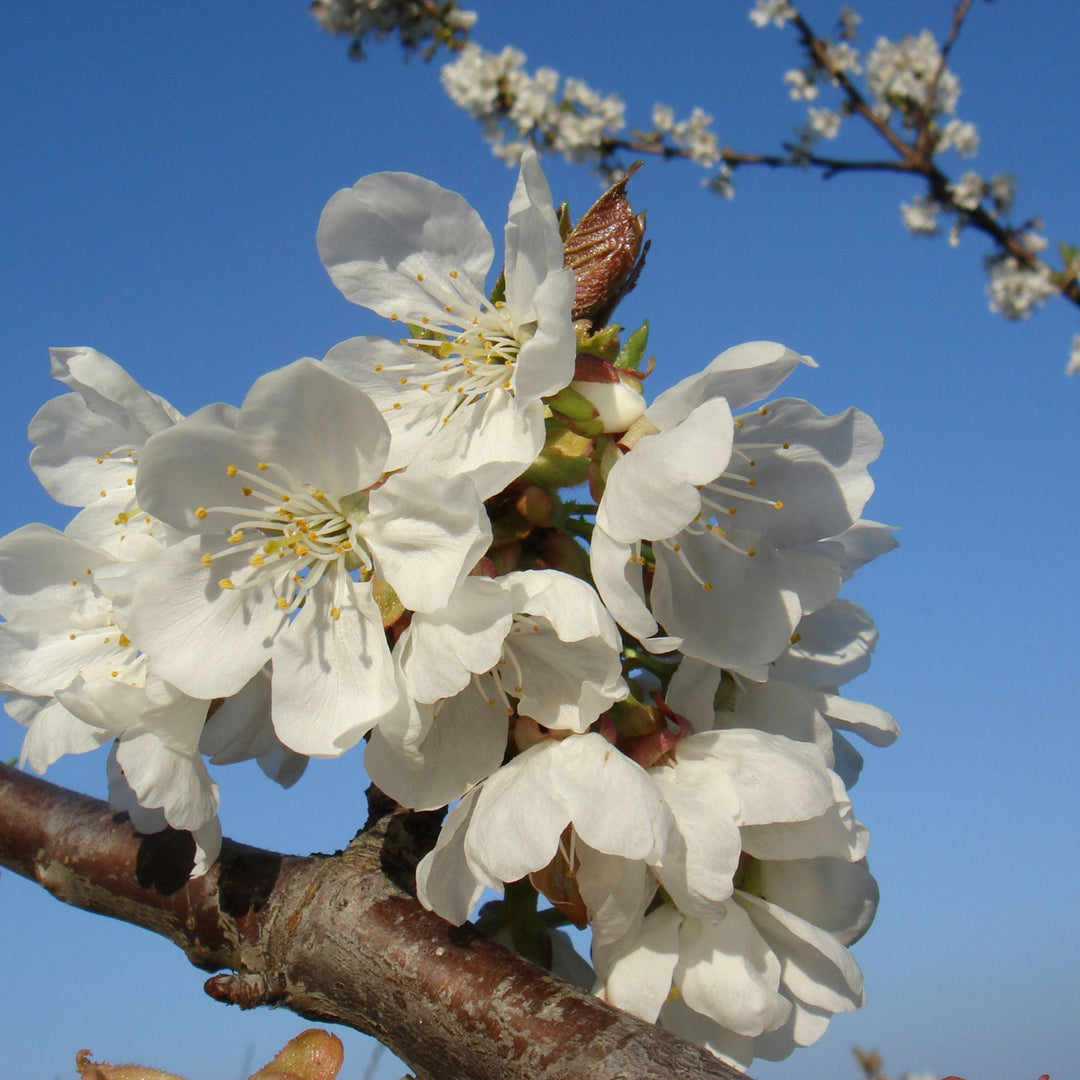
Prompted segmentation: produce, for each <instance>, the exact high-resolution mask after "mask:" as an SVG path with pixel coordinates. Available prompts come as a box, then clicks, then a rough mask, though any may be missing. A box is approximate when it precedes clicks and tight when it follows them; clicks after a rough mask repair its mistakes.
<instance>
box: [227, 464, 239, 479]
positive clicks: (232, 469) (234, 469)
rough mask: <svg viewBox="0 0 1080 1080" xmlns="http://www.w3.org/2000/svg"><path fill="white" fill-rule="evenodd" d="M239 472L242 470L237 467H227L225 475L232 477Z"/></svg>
mask: <svg viewBox="0 0 1080 1080" xmlns="http://www.w3.org/2000/svg"><path fill="white" fill-rule="evenodd" d="M239 471H240V470H239V469H238V468H237V467H236V466H235V465H226V466H225V475H226V476H230V477H231V476H235V475H236V474H237V473H238V472H239Z"/></svg>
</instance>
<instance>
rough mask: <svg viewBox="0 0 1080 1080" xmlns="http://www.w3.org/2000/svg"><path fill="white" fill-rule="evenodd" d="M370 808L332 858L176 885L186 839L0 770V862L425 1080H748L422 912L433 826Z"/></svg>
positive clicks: (253, 857)
mask: <svg viewBox="0 0 1080 1080" xmlns="http://www.w3.org/2000/svg"><path fill="white" fill-rule="evenodd" d="M370 797H371V813H370V818H369V821H368V824H367V826H366V827H365V829H364V830H363V831H362V832H361V833H359V834H358V835H357V836H356V838H355V839H354V840H353V841H352V843H350V844H349V846H348V847H347V848H346V849H345V850H344V851H342V852H339V853H337V854H336V855H329V856H327V855H311V856H307V857H299V856H290V855H281V854H278V853H277V852H272V851H263V850H261V849H258V848H252V847H247V846H245V845H243V844H237V843H235V842H233V841H229V840H226V841H225V844H224V846H223V848H222V853H221V858H220V859H219V861H218V862H217V863H216V864H215V865H214V866H213V868H212V869H211V870H210V872H209V873H208V874H207V875H206V876H205V877H202V878H197V879H195V880H188V878H187V874H188V870H189V868H190V866H191V862H192V855H193V852H194V845H193V842H192V840H191V837H190V836H189V834H187V833H178V832H174V831H171V830H167V831H166V832H164V833H159V834H157V835H154V836H141V835H139V834H138V833H136V832H135V831H134V829H133V828H132V827H131V825H130V823H129V822H128V821H127V820H126V818H124V817H123V816H119V815H116V814H114V813H113V812H112V811H111V810H110V809H109V807H108V806H107V805H106V804H105V803H102V802H99V801H98V800H96V799H91V798H89V797H87V796H84V795H78V794H75V793H74V792H70V791H67V790H65V789H63V788H60V787H57V786H56V785H54V784H50V783H47V782H46V781H44V780H40V779H38V778H36V777H32V776H29V775H27V774H25V773H22V772H19V771H18V770H17V769H14V768H12V767H10V766H8V765H0V865H3V866H5V867H7V868H9V869H11V870H14V871H15V872H16V873H18V874H21V875H22V876H23V877H27V878H29V879H31V880H32V881H36V882H38V884H40V885H41V886H42V887H43V888H45V889H46V890H48V891H49V892H50V893H52V895H53V896H55V897H56V898H57V899H58V900H61V901H63V902H64V903H67V904H71V905H73V906H75V907H80V908H84V909H85V910H87V911H94V912H97V913H99V914H102V915H111V916H113V917H114V918H118V919H122V920H123V921H125V922H129V923H132V924H133V925H135V926H141V927H143V928H145V929H147V930H153V931H154V932H155V933H158V934H161V935H162V936H164V937H166V938H168V939H169V940H170V941H172V942H174V943H175V944H176V945H178V946H179V947H180V948H182V949H183V950H184V952H185V953H186V954H187V956H188V958H189V959H190V960H191V962H192V963H193V964H194V965H196V966H197V967H201V968H204V969H206V970H208V971H216V970H219V969H221V968H231V969H232V970H233V971H235V972H237V973H238V974H237V975H219V976H216V977H215V978H213V979H210V980H209V982H208V983H207V992H208V993H210V994H211V996H213V997H215V998H216V999H218V1000H221V1001H227V1002H231V1003H234V1004H237V1005H240V1007H241V1008H250V1007H253V1006H255V1005H260V1004H280V1005H284V1006H286V1007H287V1008H289V1009H291V1010H292V1011H293V1012H296V1013H298V1014H300V1015H301V1016H305V1017H308V1018H310V1019H313V1020H317V1021H323V1022H331V1023H337V1024H344V1025H346V1026H348V1027H351V1028H355V1029H356V1030H358V1031H361V1032H364V1033H366V1034H369V1035H373V1036H374V1037H375V1038H377V1039H378V1040H379V1041H380V1042H382V1043H384V1044H385V1045H386V1046H388V1047H389V1048H390V1049H391V1050H393V1052H394V1053H396V1054H397V1055H398V1056H399V1057H401V1058H402V1059H403V1060H405V1061H406V1062H408V1063H409V1064H410V1065H411V1066H412V1067H413V1069H414V1070H416V1072H417V1075H418V1077H420V1078H421V1080H425V1078H438V1080H556V1078H561V1080H571V1078H573V1080H669V1078H670V1077H672V1076H678V1077H680V1078H682V1080H746V1078H745V1076H744V1074H742V1073H740V1072H738V1071H736V1070H734V1069H732V1068H730V1067H729V1066H727V1065H725V1064H723V1063H722V1062H720V1061H718V1060H717V1059H716V1058H714V1057H713V1056H712V1055H711V1054H709V1053H708V1052H707V1051H705V1050H702V1049H700V1048H699V1047H695V1046H693V1045H691V1044H690V1043H688V1042H685V1041H684V1040H682V1039H680V1038H678V1037H677V1036H675V1035H673V1034H671V1033H670V1032H665V1031H662V1030H660V1029H659V1028H656V1027H653V1026H652V1025H651V1024H647V1023H644V1022H643V1021H641V1020H638V1019H636V1018H635V1017H633V1016H630V1015H629V1014H627V1013H623V1012H620V1011H618V1010H616V1009H613V1008H611V1007H610V1006H608V1005H606V1004H605V1003H603V1002H602V1001H599V1000H598V999H597V998H594V997H592V996H590V995H588V994H586V993H584V992H582V991H580V990H577V989H575V988H574V987H571V986H569V985H568V984H566V983H563V982H561V981H560V980H558V979H555V978H554V977H552V976H551V975H549V974H548V973H547V972H545V971H542V970H541V969H540V968H537V967H534V966H533V965H532V964H529V963H528V962H527V961H525V960H522V959H521V958H520V957H518V956H516V955H515V954H513V953H511V952H510V951H509V950H507V949H504V948H503V947H502V946H501V945H499V944H497V943H496V942H494V941H492V940H491V939H489V938H486V937H484V936H483V935H481V934H480V933H479V932H478V931H477V930H476V929H475V928H474V927H472V926H470V925H466V926H464V927H461V928H457V927H453V926H450V925H449V924H448V923H446V922H444V921H443V920H442V919H440V918H439V917H438V916H437V915H434V914H432V913H431V912H429V911H426V910H424V908H422V907H421V906H420V904H419V903H418V902H417V901H416V899H415V898H414V897H413V896H411V895H410V893H409V891H408V889H409V888H410V887H411V886H410V884H409V883H410V882H411V878H412V873H413V870H414V868H415V861H416V858H417V857H418V855H419V853H420V852H421V851H422V850H423V849H424V843H423V841H424V837H425V835H430V831H431V829H432V828H433V827H437V819H434V818H433V817H432V816H431V815H421V814H406V813H403V812H401V811H400V810H398V809H397V808H396V806H395V805H394V804H393V803H391V802H389V800H387V799H385V797H383V796H381V795H380V794H379V793H378V792H376V791H375V789H372V793H371V795H370Z"/></svg>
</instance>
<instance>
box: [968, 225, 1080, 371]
mask: <svg viewBox="0 0 1080 1080" xmlns="http://www.w3.org/2000/svg"><path fill="white" fill-rule="evenodd" d="M1019 240H1020V242H1021V243H1022V244H1023V246H1024V247H1025V248H1026V249H1027V250H1028V251H1030V252H1031V253H1032V254H1033V255H1037V254H1038V253H1039V252H1040V251H1043V250H1044V249H1045V248H1046V244H1047V240H1046V237H1045V236H1040V235H1039V234H1038V233H1037V232H1032V231H1028V232H1025V233H1023V234H1022V235H1021V236H1020V237H1019ZM986 271H987V274H988V275H989V277H990V281H989V283H988V284H987V286H986V293H987V295H988V296H989V297H990V310H991V311H995V312H997V313H998V314H999V315H1004V316H1005V318H1006V319H1026V318H1027V317H1028V316H1029V315H1031V313H1032V312H1033V311H1034V310H1035V309H1036V308H1038V307H1039V306H1040V305H1041V304H1044V303H1045V302H1046V301H1047V300H1049V299H1050V297H1051V296H1054V295H1056V294H1057V293H1058V291H1059V289H1058V286H1057V284H1056V283H1055V281H1054V276H1053V273H1052V272H1051V270H1050V267H1049V266H1047V265H1046V264H1045V263H1044V262H1042V261H1041V260H1036V261H1035V263H1034V264H1033V265H1026V264H1025V263H1023V262H1021V260H1020V259H1018V258H1017V257H1016V256H1015V255H1013V254H1011V253H1010V252H1004V251H1003V252H997V253H996V254H994V255H991V256H990V257H989V258H988V259H987V260H986ZM1066 370H1068V371H1069V372H1070V373H1071V370H1072V365H1071V362H1070V365H1069V367H1068V368H1067V369H1066Z"/></svg>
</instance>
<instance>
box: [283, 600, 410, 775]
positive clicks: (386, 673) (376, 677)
mask: <svg viewBox="0 0 1080 1080" xmlns="http://www.w3.org/2000/svg"><path fill="white" fill-rule="evenodd" d="M345 595H347V596H348V600H345V599H341V600H340V605H339V608H338V610H339V611H340V615H339V617H338V618H334V617H333V616H332V614H331V600H330V598H329V596H328V595H327V593H326V591H325V590H322V589H320V590H318V591H317V592H315V593H311V594H309V595H308V599H307V603H305V604H304V606H303V607H302V608H301V609H300V610H299V611H298V612H297V613H296V616H295V618H294V619H293V620H292V622H291V623H289V625H288V626H287V627H286V628H285V629H284V631H283V632H282V633H280V634H279V635H278V636H277V638H276V640H275V641H274V649H273V664H274V674H273V678H272V681H271V709H272V713H273V720H274V730H275V731H276V732H277V735H278V738H280V739H281V741H282V742H283V743H284V744H285V745H286V746H288V747H289V748H290V749H292V750H295V751H296V752H297V753H298V754H307V755H309V756H312V757H336V756H337V755H338V754H341V753H343V752H344V751H345V750H348V749H349V747H351V746H354V745H355V744H356V743H357V742H359V740H360V739H361V738H362V737H363V736H364V735H365V734H366V733H367V732H368V731H370V730H371V729H372V727H374V726H375V724H376V723H378V721H379V719H380V718H381V717H383V716H385V715H386V714H387V713H389V712H390V711H391V710H393V709H395V708H397V707H399V705H400V702H401V692H400V689H399V688H398V685H397V680H396V678H395V675H394V665H393V661H392V660H391V658H390V650H389V648H388V646H387V644H386V635H385V634H384V632H383V625H382V617H381V615H380V614H379V609H378V607H377V605H376V604H375V601H374V600H373V599H372V598H371V589H370V586H367V585H357V586H355V587H354V588H353V589H352V590H351V591H350V592H349V593H348V594H345Z"/></svg>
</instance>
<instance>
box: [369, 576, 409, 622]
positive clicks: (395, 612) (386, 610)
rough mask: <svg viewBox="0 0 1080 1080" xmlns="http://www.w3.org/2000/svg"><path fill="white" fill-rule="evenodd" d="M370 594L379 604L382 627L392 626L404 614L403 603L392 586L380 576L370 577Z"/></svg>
mask: <svg viewBox="0 0 1080 1080" xmlns="http://www.w3.org/2000/svg"><path fill="white" fill-rule="evenodd" d="M371 596H372V599H373V600H374V601H375V603H376V604H378V606H379V614H381V615H382V623H383V626H384V627H390V626H393V625H394V623H396V622H397V621H398V619H400V618H401V616H402V615H404V614H405V605H404V604H403V603H402V602H401V601H400V600H399V599H398V594H397V593H396V592H394V587H393V586H392V585H391V584H390V583H389V582H387V581H384V580H383V579H382V578H373V579H372V581H371Z"/></svg>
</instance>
